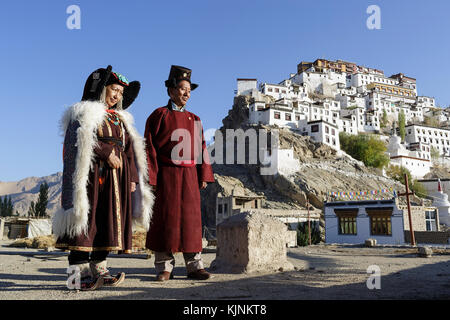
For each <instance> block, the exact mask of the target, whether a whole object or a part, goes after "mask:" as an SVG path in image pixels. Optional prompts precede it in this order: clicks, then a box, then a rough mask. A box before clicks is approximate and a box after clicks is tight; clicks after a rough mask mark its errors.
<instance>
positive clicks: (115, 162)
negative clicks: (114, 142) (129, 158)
mask: <svg viewBox="0 0 450 320" xmlns="http://www.w3.org/2000/svg"><path fill="white" fill-rule="evenodd" d="M108 164H109V165H110V166H111V168H113V169H118V168H120V167H121V166H122V162H121V161H120V159H119V158H118V157H117V156H116V155H115V154H113V153H111V154H110V155H109V157H108Z"/></svg>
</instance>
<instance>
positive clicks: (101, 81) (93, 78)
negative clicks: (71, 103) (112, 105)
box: [81, 66, 141, 110]
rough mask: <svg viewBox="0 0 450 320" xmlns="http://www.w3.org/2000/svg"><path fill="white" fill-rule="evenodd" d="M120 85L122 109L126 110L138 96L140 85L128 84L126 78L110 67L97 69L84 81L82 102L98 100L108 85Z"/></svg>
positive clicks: (136, 83) (137, 83)
mask: <svg viewBox="0 0 450 320" xmlns="http://www.w3.org/2000/svg"><path fill="white" fill-rule="evenodd" d="M114 83H117V84H120V85H122V86H123V87H124V88H123V101H122V109H123V110H125V109H126V108H128V107H129V106H130V105H131V104H132V103H133V101H134V100H135V99H136V97H137V96H138V94H139V90H140V89H141V84H140V83H139V81H132V82H128V80H127V78H125V77H124V76H123V75H121V74H120V73H118V72H114V71H112V67H111V66H108V67H107V68H106V69H104V68H99V69H97V70H95V71H94V72H92V73H91V74H90V75H89V77H88V78H87V80H86V84H85V85H84V90H83V97H82V98H81V100H82V101H85V100H92V101H97V100H99V99H100V96H101V94H102V91H103V88H104V87H106V86H108V85H110V84H114Z"/></svg>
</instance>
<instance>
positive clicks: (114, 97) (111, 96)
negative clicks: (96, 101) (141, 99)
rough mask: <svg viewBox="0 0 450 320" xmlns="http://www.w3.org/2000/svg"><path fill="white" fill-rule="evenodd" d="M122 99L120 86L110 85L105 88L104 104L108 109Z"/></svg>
mask: <svg viewBox="0 0 450 320" xmlns="http://www.w3.org/2000/svg"><path fill="white" fill-rule="evenodd" d="M122 97H123V87H122V86H121V85H120V84H110V85H109V86H107V87H106V97H105V102H106V104H107V105H108V107H110V108H111V107H113V106H114V105H115V104H116V103H117V102H119V101H120V100H121V99H122Z"/></svg>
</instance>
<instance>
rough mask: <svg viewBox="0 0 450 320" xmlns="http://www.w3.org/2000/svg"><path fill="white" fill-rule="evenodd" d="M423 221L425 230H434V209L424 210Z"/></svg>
mask: <svg viewBox="0 0 450 320" xmlns="http://www.w3.org/2000/svg"><path fill="white" fill-rule="evenodd" d="M425 223H426V225H427V231H436V211H435V210H432V211H431V210H430V211H425Z"/></svg>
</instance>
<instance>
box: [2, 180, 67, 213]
mask: <svg viewBox="0 0 450 320" xmlns="http://www.w3.org/2000/svg"><path fill="white" fill-rule="evenodd" d="M44 182H47V184H48V187H49V190H48V205H47V213H48V214H49V215H52V214H53V213H55V212H56V211H57V210H58V209H59V208H60V207H61V186H62V172H58V173H55V174H52V175H49V176H45V177H28V178H25V179H22V180H20V181H16V182H1V181H0V196H1V197H2V198H3V197H4V196H5V195H8V196H10V197H11V201H12V203H13V206H14V213H16V211H17V212H19V215H20V216H26V215H27V214H28V208H29V207H30V205H31V201H34V202H36V201H37V198H38V196H39V188H40V186H41V184H42V183H44Z"/></svg>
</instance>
